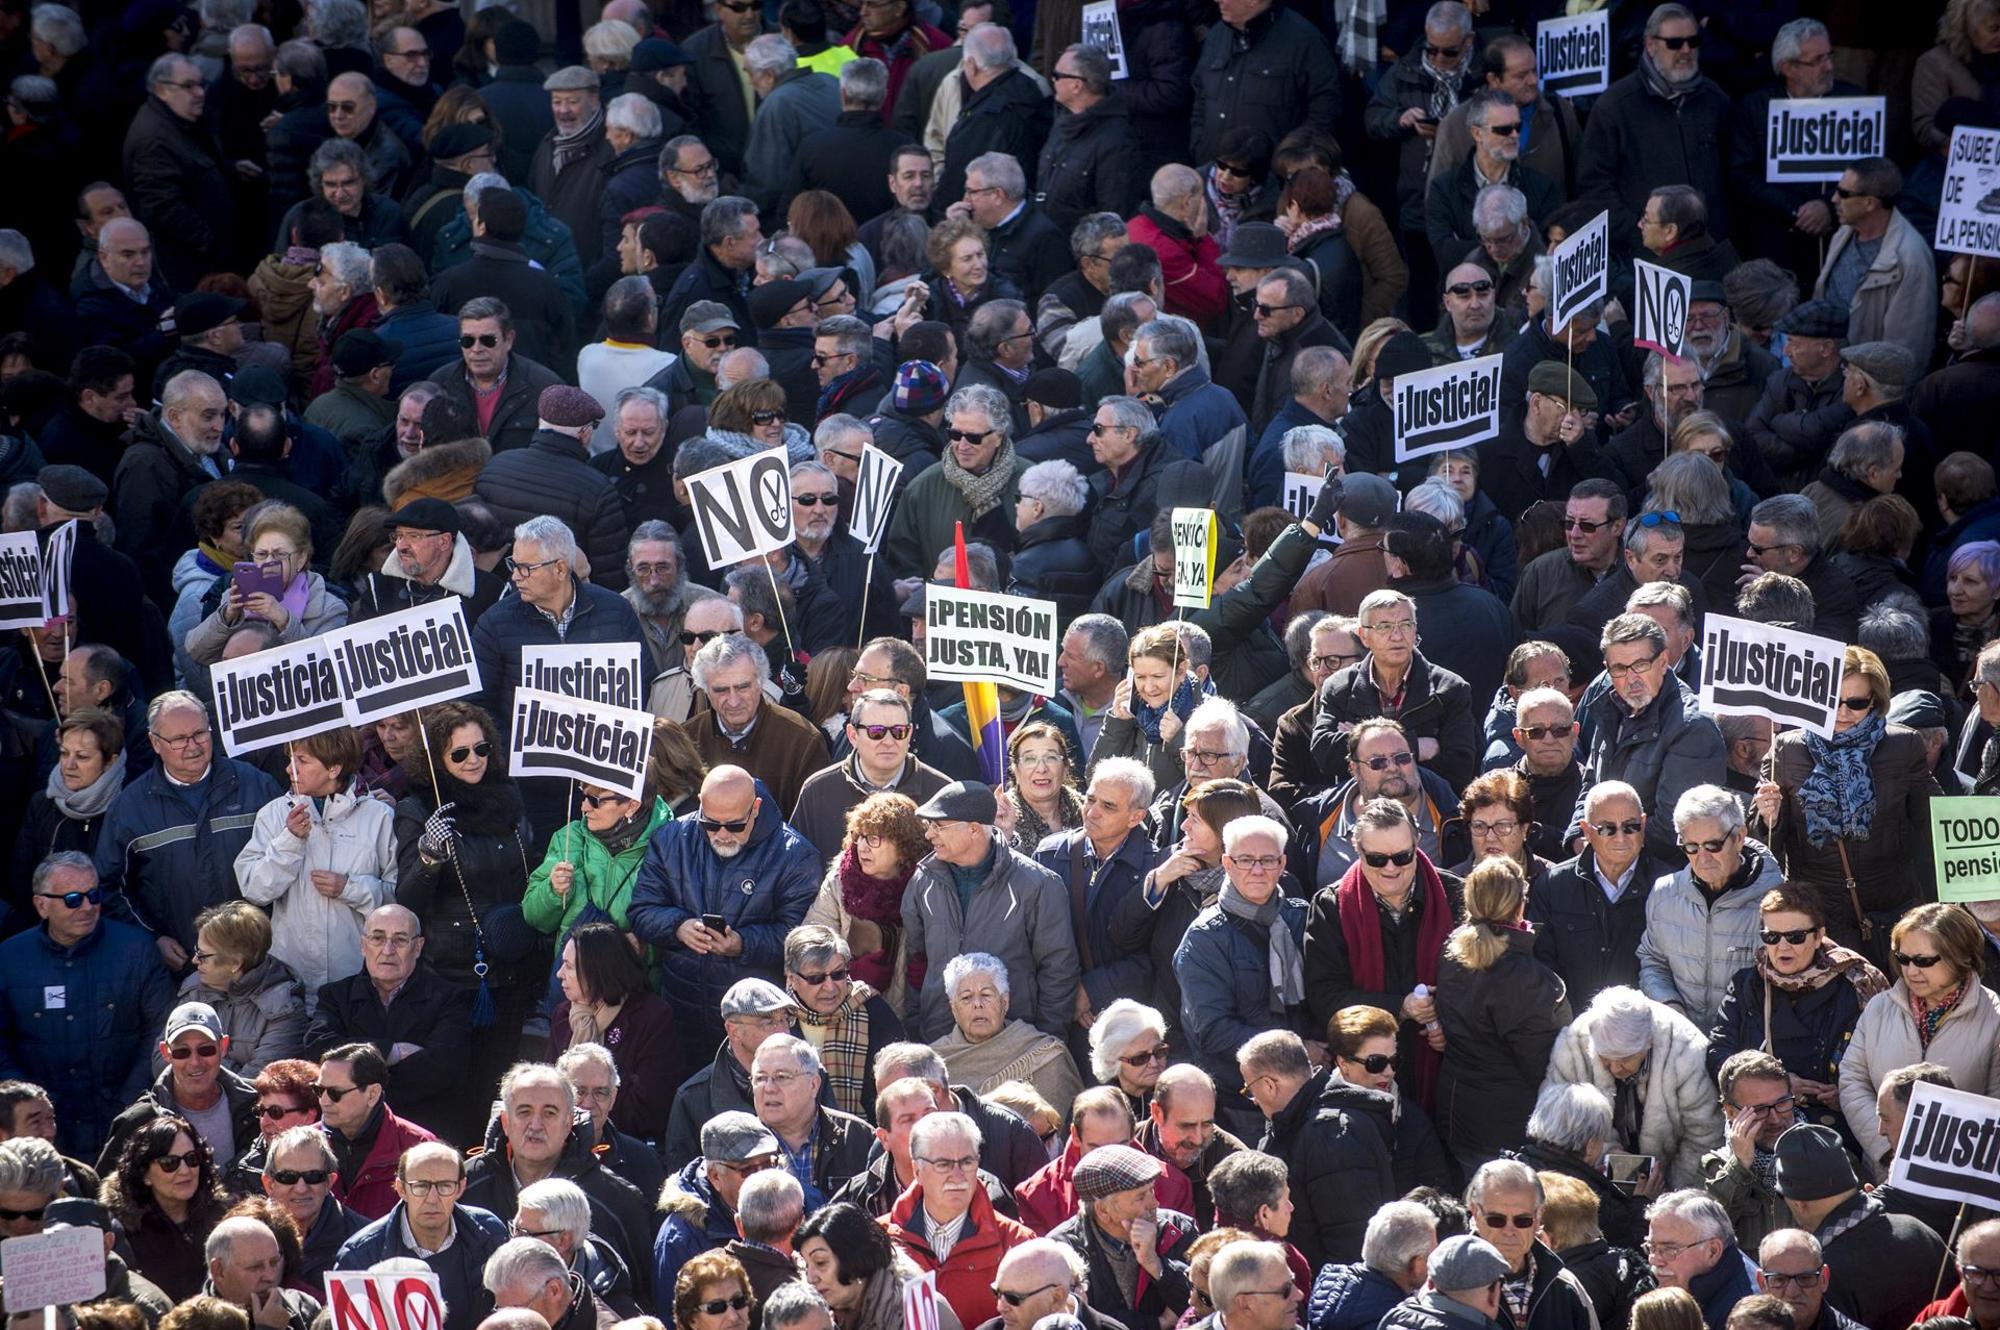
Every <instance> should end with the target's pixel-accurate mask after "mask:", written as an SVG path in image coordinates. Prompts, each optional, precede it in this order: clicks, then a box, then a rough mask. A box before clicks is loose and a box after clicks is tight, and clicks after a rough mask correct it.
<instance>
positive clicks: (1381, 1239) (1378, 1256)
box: [1361, 1201, 1437, 1278]
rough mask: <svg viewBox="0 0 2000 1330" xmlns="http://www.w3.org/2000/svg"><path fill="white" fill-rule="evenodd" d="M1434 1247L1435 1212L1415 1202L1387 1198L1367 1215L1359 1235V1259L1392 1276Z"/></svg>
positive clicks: (1427, 1253) (1375, 1269) (1435, 1238)
mask: <svg viewBox="0 0 2000 1330" xmlns="http://www.w3.org/2000/svg"><path fill="white" fill-rule="evenodd" d="M1436 1246H1437V1216H1436V1215H1434V1214H1432V1213H1431V1212H1430V1211H1429V1210H1426V1209H1425V1208H1424V1207H1423V1206H1421V1205H1418V1204H1417V1203H1416V1202H1415V1201H1390V1202H1389V1203H1388V1204H1386V1205H1384V1206H1383V1207H1382V1208H1381V1209H1379V1210H1377V1211H1376V1212H1375V1213H1374V1214H1373V1215H1371V1216H1370V1217H1369V1220H1368V1230H1367V1232H1365V1233H1364V1234H1362V1237H1361V1262H1362V1264H1363V1265H1366V1266H1367V1267H1368V1268H1369V1269H1371V1270H1374V1271H1377V1272H1379V1273H1381V1274H1385V1275H1388V1276H1390V1277H1391V1278H1394V1277H1395V1276H1397V1275H1401V1274H1403V1273H1404V1272H1406V1271H1407V1270H1408V1269H1409V1268H1410V1262H1411V1261H1414V1260H1416V1259H1417V1258H1418V1257H1419V1256H1428V1255H1430V1253H1431V1251H1432V1249H1433V1248H1435V1247H1436Z"/></svg>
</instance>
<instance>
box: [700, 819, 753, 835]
mask: <svg viewBox="0 0 2000 1330" xmlns="http://www.w3.org/2000/svg"><path fill="white" fill-rule="evenodd" d="M700 821H701V829H702V830H703V831H726V832H728V833H729V834H730V835H732V836H734V835H736V834H737V833H739V832H741V831H743V830H745V829H747V828H748V827H749V825H750V819H749V818H747V817H739V818H737V819H736V820H735V821H733V822H718V821H716V820H715V819H714V818H712V817H704V818H702V819H700Z"/></svg>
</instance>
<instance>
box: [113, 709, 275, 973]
mask: <svg viewBox="0 0 2000 1330" xmlns="http://www.w3.org/2000/svg"><path fill="white" fill-rule="evenodd" d="M146 730H147V736H148V738H149V740H150V741H151V743H152V747H153V754H154V756H155V758H157V759H158V765H157V766H155V767H154V768H153V769H151V770H149V771H147V772H146V773H145V774H144V775H143V776H140V777H139V778H138V779H137V780H135V781H133V782H132V783H130V784H129V785H127V786H126V787H125V789H124V791H123V792H122V793H120V794H119V796H118V798H117V800H116V801H114V802H113V803H112V805H111V808H110V810H109V811H108V812H106V813H105V815H104V829H103V831H102V832H101V833H100V835H99V838H98V843H97V854H96V859H97V876H98V879H99V883H100V884H101V885H102V886H103V888H104V890H105V891H106V892H107V893H110V894H112V896H113V901H114V905H113V910H114V913H116V912H119V911H122V912H123V917H126V918H129V919H131V920H132V921H134V922H137V923H140V924H142V925H144V926H145V927H146V928H147V929H148V930H149V931H150V932H152V933H153V935H154V939H155V941H156V943H157V944H158V946H159V950H160V955H161V957H163V958H164V959H165V960H166V962H167V965H168V966H169V967H170V968H171V969H173V970H176V971H178V970H180V969H181V968H182V967H184V966H186V965H187V963H188V954H189V952H190V951H191V950H192V948H193V947H194V944H195V927H194V920H195V916H196V915H197V914H200V913H201V912H202V911H203V910H204V909H206V908H208V907H209V906H211V905H216V904H220V903H221V902H223V901H226V900H233V899H235V897H236V894H237V892H236V872H235V867H234V865H235V861H236V855H237V853H238V852H239V851H241V850H242V848H243V847H244V845H245V844H246V843H248V841H249V838H250V830H251V826H250V824H251V822H252V821H253V820H254V815H255V814H256V812H257V810H258V809H259V808H262V807H263V806H264V805H265V804H267V803H269V802H270V801H271V800H273V799H275V798H277V797H278V787H277V784H276V783H275V782H274V781H272V779H271V778H270V777H269V776H266V775H265V774H264V773H263V772H261V771H259V770H258V769H257V768H255V767H253V766H251V765H249V764H248V763H246V762H239V761H237V760H236V759H234V758H229V757H219V756H217V755H216V753H215V751H214V744H215V738H214V734H213V733H212V732H211V730H210V728H209V720H208V707H207V705H206V704H205V703H204V702H203V701H202V700H201V699H200V698H198V697H196V696H195V695H194V694H193V693H187V692H180V691H172V692H166V693H162V694H160V695H159V696H158V697H156V698H154V699H153V702H152V705H151V706H149V707H148V708H147V711H146Z"/></svg>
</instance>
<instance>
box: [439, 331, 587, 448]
mask: <svg viewBox="0 0 2000 1330" xmlns="http://www.w3.org/2000/svg"><path fill="white" fill-rule="evenodd" d="M514 335H515V334H514V316H513V315H512V314H511V313H510V312H509V311H508V309H507V306H506V304H505V303H504V302H502V301H500V300H496V299H494V298H493V297H492V296H478V297H475V298H474V299H471V300H468V301H466V302H465V303H464V304H463V305H460V306H459V308H458V344H459V346H460V348H461V355H460V358H459V359H458V360H456V361H453V362H450V363H448V364H446V365H445V366H444V367H443V368H442V369H440V370H438V371H437V372H436V373H435V374H433V375H431V379H432V381H433V382H435V383H438V384H440V385H442V386H443V388H444V390H445V394H446V396H448V397H451V398H452V399H454V400H455V401H457V402H458V404H459V405H460V406H461V407H463V408H464V410H465V414H466V415H467V416H468V417H469V418H471V419H474V420H476V421H477V422H478V424H479V429H480V432H481V433H482V434H483V435H484V436H485V437H486V439H487V440H488V441H489V442H491V443H492V445H493V451H494V452H496V453H499V452H504V451H506V450H508V449H510V448H524V447H526V446H527V444H528V440H529V439H530V438H531V437H533V435H534V432H535V429H536V416H535V410H536V404H537V403H538V402H539V400H540V398H541V395H542V393H543V392H544V391H545V390H547V389H549V388H552V387H554V386H556V385H557V384H559V383H561V382H562V380H561V379H560V378H558V377H557V376H556V373H555V371H554V370H552V369H550V368H548V366H546V365H543V364H540V363H538V362H536V361H533V360H530V359H528V357H526V356H524V355H520V354H518V353H517V352H516V351H515V350H514ZM440 442H443V440H440Z"/></svg>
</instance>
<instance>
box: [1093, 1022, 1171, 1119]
mask: <svg viewBox="0 0 2000 1330" xmlns="http://www.w3.org/2000/svg"><path fill="white" fill-rule="evenodd" d="M1172 1056H1173V1049H1172V1048H1171V1047H1169V1046H1168V1044H1167V1018H1166V1017H1165V1016H1162V1015H1161V1014H1160V1012H1159V1009H1158V1008H1156V1007H1149V1006H1147V1005H1145V1004H1144V1003H1143V1002H1134V1001H1133V1000H1132V999H1131V998H1119V999H1118V1000H1117V1001H1115V1002H1113V1003H1112V1004H1111V1005H1110V1006H1108V1007H1106V1008H1105V1009H1104V1010H1103V1011H1101V1012H1099V1013H1098V1014H1097V1020H1096V1022H1095V1023H1094V1024H1093V1025H1092V1026H1091V1027H1090V1071H1091V1074H1092V1075H1093V1076H1095V1077H1097V1079H1098V1080H1099V1081H1100V1082H1102V1083H1103V1084H1105V1085H1116V1086H1117V1087H1118V1088H1119V1089H1120V1090H1122V1091H1124V1093H1125V1102H1126V1103H1128V1104H1130V1105H1131V1107H1132V1120H1133V1121H1135V1122H1144V1121H1145V1120H1146V1114H1147V1112H1148V1111H1149V1110H1150V1109H1151V1107H1152V1103H1153V1087H1154V1086H1156V1085H1158V1084H1159V1083H1160V1073H1161V1072H1163V1071H1165V1070H1166V1069H1167V1063H1168V1061H1169V1060H1170V1059H1171V1058H1172Z"/></svg>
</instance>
